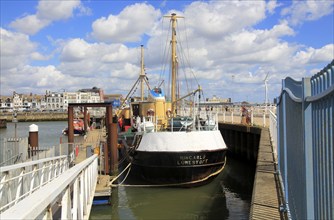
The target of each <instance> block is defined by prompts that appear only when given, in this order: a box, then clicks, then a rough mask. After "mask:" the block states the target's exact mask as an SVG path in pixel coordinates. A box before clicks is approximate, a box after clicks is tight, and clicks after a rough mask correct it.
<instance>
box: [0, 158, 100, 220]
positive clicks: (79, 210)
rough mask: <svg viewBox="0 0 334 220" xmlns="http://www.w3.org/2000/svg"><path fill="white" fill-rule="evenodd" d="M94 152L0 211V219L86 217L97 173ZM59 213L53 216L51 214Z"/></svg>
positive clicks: (89, 208)
mask: <svg viewBox="0 0 334 220" xmlns="http://www.w3.org/2000/svg"><path fill="white" fill-rule="evenodd" d="M97 171H98V156H97V155H96V154H95V155H93V156H91V157H89V158H87V159H86V160H84V161H82V162H81V163H79V164H77V165H75V166H74V167H72V168H70V169H68V170H66V171H65V172H63V173H62V174H61V175H59V176H58V177H57V178H55V179H54V180H53V181H51V182H49V183H47V184H45V185H43V186H42V187H40V188H39V189H38V190H36V191H35V192H33V193H31V194H30V195H28V196H27V197H25V198H24V199H22V200H20V201H17V202H16V204H14V205H13V206H11V207H10V208H9V209H7V210H5V211H4V212H3V213H1V219H53V218H61V219H88V218H89V214H90V210H91V206H92V202H93V198H94V192H95V188H96V183H97V177H98V172H97ZM57 214H59V216H57V217H55V215H57Z"/></svg>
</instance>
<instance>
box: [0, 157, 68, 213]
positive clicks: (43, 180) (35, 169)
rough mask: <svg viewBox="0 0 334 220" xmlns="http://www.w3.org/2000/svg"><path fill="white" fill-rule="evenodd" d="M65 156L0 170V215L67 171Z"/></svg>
mask: <svg viewBox="0 0 334 220" xmlns="http://www.w3.org/2000/svg"><path fill="white" fill-rule="evenodd" d="M68 166H69V164H68V159H67V156H59V157H53V158H47V159H41V160H38V161H31V162H25V163H20V164H15V165H10V166H5V167H1V168H0V180H1V182H0V213H1V212H3V211H5V210H6V209H8V208H9V207H11V206H13V205H14V204H16V203H18V202H19V201H20V200H22V199H24V198H25V197H27V196H28V195H30V194H32V193H33V192H34V191H36V190H37V189H39V188H41V187H42V186H43V185H45V184H47V183H49V182H50V181H52V180H53V179H55V178H56V177H57V176H59V175H60V174H61V173H63V172H64V171H65V170H67V169H68Z"/></svg>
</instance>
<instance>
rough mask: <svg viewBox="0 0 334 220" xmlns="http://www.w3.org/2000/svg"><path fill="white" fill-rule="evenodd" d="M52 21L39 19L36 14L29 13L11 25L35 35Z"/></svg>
mask: <svg viewBox="0 0 334 220" xmlns="http://www.w3.org/2000/svg"><path fill="white" fill-rule="evenodd" d="M50 23H51V21H50V20H45V19H39V18H38V17H37V16H36V15H27V16H25V17H23V18H19V19H16V20H15V21H13V22H12V23H11V24H10V26H11V27H12V28H14V29H15V30H18V31H20V32H22V33H25V34H29V35H33V34H35V33H37V32H38V31H39V30H41V29H42V28H44V27H46V26H47V25H49V24H50Z"/></svg>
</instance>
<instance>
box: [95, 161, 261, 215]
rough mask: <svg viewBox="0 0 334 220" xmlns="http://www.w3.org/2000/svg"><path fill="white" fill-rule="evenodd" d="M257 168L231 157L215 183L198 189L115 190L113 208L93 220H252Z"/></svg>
mask: <svg viewBox="0 0 334 220" xmlns="http://www.w3.org/2000/svg"><path fill="white" fill-rule="evenodd" d="M254 172H255V166H254V165H251V166H250V165H249V164H247V163H244V162H240V161H237V160H235V159H232V158H228V162H227V164H226V167H225V169H224V170H223V172H222V173H221V174H220V175H219V176H218V177H217V178H216V179H214V181H212V182H211V183H209V184H207V185H204V186H200V187H195V188H130V187H119V188H116V189H113V192H112V201H111V203H112V204H111V206H94V207H93V209H92V211H91V216H90V219H113V220H115V219H157V220H158V219H248V216H249V210H250V203H251V198H252V189H253V181H254Z"/></svg>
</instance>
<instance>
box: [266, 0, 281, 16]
mask: <svg viewBox="0 0 334 220" xmlns="http://www.w3.org/2000/svg"><path fill="white" fill-rule="evenodd" d="M278 6H279V4H277V1H276V0H271V1H268V3H267V10H268V12H269V13H270V14H274V13H275V9H276V8H277V7H278Z"/></svg>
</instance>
